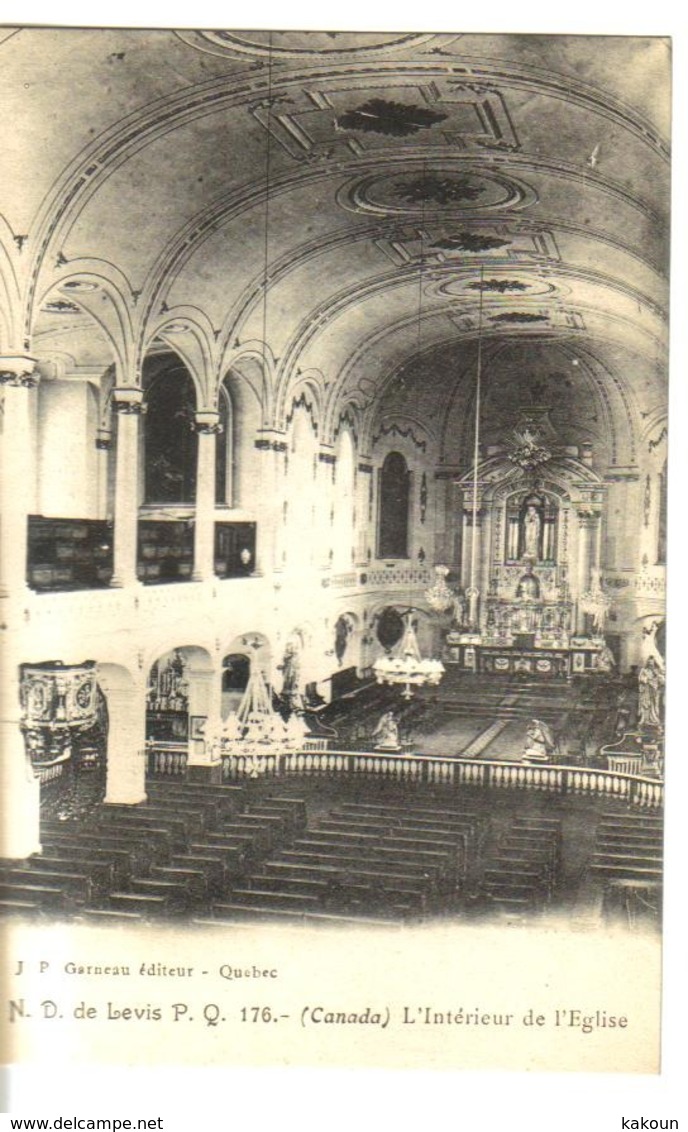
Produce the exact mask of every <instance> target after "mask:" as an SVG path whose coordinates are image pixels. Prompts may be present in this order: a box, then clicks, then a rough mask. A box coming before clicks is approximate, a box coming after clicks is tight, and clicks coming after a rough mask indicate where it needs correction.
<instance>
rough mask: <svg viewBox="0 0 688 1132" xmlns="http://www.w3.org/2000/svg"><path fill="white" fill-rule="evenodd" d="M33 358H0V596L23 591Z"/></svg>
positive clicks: (31, 485)
mask: <svg viewBox="0 0 688 1132" xmlns="http://www.w3.org/2000/svg"><path fill="white" fill-rule="evenodd" d="M35 367H36V362H35V359H34V358H29V357H26V356H24V355H13V356H10V357H0V395H1V396H2V445H1V446H0V597H1V598H7V597H9V596H10V595H17V594H21V593H22V592H23V591H24V589H25V588H26V566H27V562H26V558H27V549H28V515H29V513H30V510H31V507H32V501H33V492H34V489H35V476H36V469H35V451H34V446H33V437H32V425H31V411H30V410H31V405H30V400H31V398H32V397H34V396H35V393H34V390H35V388H36V386H37V385H38V380H39V375H38V373H37V371H36V368H35Z"/></svg>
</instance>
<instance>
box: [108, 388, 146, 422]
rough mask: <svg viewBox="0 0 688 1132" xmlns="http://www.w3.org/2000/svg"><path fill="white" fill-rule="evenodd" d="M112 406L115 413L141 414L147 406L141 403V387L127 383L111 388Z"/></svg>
mask: <svg viewBox="0 0 688 1132" xmlns="http://www.w3.org/2000/svg"><path fill="white" fill-rule="evenodd" d="M112 407H113V409H114V410H115V412H116V413H123V414H124V415H131V416H141V415H142V414H143V413H145V412H146V409H147V407H148V406H147V405H144V403H143V389H137V388H136V387H135V386H128V385H127V386H120V387H119V388H118V389H113V390H112Z"/></svg>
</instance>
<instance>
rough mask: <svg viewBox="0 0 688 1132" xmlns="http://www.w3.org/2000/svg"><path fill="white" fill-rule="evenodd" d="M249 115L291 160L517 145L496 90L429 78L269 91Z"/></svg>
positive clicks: (355, 80)
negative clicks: (409, 148) (404, 145)
mask: <svg viewBox="0 0 688 1132" xmlns="http://www.w3.org/2000/svg"><path fill="white" fill-rule="evenodd" d="M250 110H251V113H252V114H253V115H254V116H255V118H256V119H257V121H259V122H260V123H261V125H262V126H263V127H264V128H265V129H266V130H269V131H270V133H271V135H272V136H273V137H274V138H275V140H276V141H278V142H279V143H280V145H281V146H283V147H284V149H286V151H287V152H288V153H289V154H290V156H292V157H293V158H295V159H297V160H311V161H313V160H330V159H335V158H337V159H341V158H344V157H351V156H354V157H358V156H360V155H362V154H369V153H371V152H378V151H379V150H395V151H396V150H397V149H398V146H399V144H400V141H403V140H405V139H410V141H411V143H412V144H413V146H414V147H415V146H422V147H430V148H433V149H451V150H457V149H458V150H462V149H472V150H475V149H482V150H485V149H496V150H507V151H511V150H516V149H518V148H519V144H520V143H519V140H518V137H517V135H516V130H515V128H514V125H513V122H512V120H511V116H510V114H509V111H508V108H507V104H506V101H505V97H504V94H503V93H502V92H500V91H499V90H498V89H497V88H496V87H491V86H487V85H478V84H475V83H465V82H457V81H452V80H448V79H442V78H437V77H435V78H433V79H431V80H430V81H428V82H425V83H419V82H418V81H417V79H415V78H413V79H412V78H410V77H402V76H399V77H395V79H394V81H392V82H390V81H386V82H385V83H384V84H381V83H380V82H376V81H375V80H374V79H371V78H370V77H369V76H367V75H358V74H354V75H352V76H351V77H350V78H348V79H347V82H346V84H345V83H344V82H343V80H342V78H341V77H337V78H335V79H333V80H332V85H331V86H329V87H327V88H326V87H322V86H321V87H317V88H316V87H310V88H305V89H302V90H298V89H297V88H295V87H290V89H289V92H288V93H286V92H283V91H276V92H272V93H270V94H269V95H266V96H265V97H264V98H261V99H259V100H257V101H256V102H254V103H252V104H251V106H250Z"/></svg>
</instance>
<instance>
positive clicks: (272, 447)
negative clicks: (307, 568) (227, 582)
mask: <svg viewBox="0 0 688 1132" xmlns="http://www.w3.org/2000/svg"><path fill="white" fill-rule="evenodd" d="M254 454H255V460H256V465H257V467H256V479H257V482H258V484H259V485H260V498H259V499H258V501H257V508H256V511H257V520H258V527H257V532H256V567H257V570H258V572H259V573H261V574H271V573H272V571H273V570H278V571H279V570H281V569H282V566H283V563H282V551H283V549H284V543H285V534H284V517H283V511H282V500H283V492H284V483H285V479H286V474H287V473H286V464H287V461H288V457H289V453H288V452H287V445H286V442H285V440H284V438H283V436H282V435H281V434H279V435H276V434H273V438H272V439H270V438H268V437H266V436H261V437H259V438H258V440H256V441H255V453H254Z"/></svg>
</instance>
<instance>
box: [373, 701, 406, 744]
mask: <svg viewBox="0 0 688 1132" xmlns="http://www.w3.org/2000/svg"><path fill="white" fill-rule="evenodd" d="M373 739H375V740H377V742H376V743H375V750H376V751H400V750H401V744H400V742H399V725H398V723H397V721H396V718H395V716H394V712H393V711H386V712H385V713H384V715H382V716H381V717H380V722H379V723H378V725H377V727H376V728H375V730H374V731H373Z"/></svg>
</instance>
